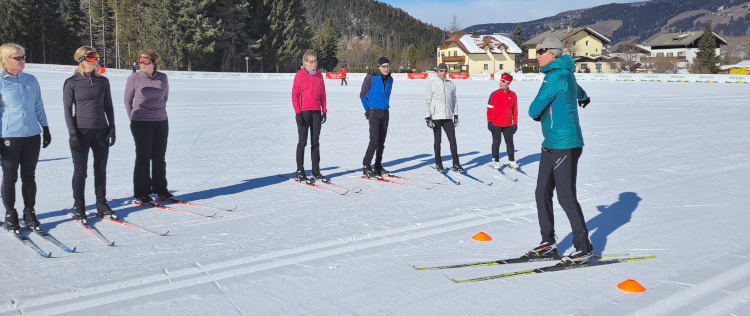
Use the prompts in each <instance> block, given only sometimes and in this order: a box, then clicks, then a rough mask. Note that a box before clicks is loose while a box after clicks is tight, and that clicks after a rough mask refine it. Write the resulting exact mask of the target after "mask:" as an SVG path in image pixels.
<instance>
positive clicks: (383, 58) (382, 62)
mask: <svg viewBox="0 0 750 316" xmlns="http://www.w3.org/2000/svg"><path fill="white" fill-rule="evenodd" d="M390 63H391V61H390V60H388V58H385V57H380V59H378V66H380V65H382V64H390Z"/></svg>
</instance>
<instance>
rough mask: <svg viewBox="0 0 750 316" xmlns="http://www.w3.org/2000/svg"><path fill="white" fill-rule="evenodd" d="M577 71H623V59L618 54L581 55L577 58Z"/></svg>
mask: <svg viewBox="0 0 750 316" xmlns="http://www.w3.org/2000/svg"><path fill="white" fill-rule="evenodd" d="M575 62H576V72H586V73H588V72H591V73H598V72H621V71H622V59H621V58H620V57H616V56H581V57H576V58H575Z"/></svg>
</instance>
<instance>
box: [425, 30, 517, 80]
mask: <svg viewBox="0 0 750 316" xmlns="http://www.w3.org/2000/svg"><path fill="white" fill-rule="evenodd" d="M520 53H521V48H519V47H518V45H516V44H515V43H513V41H512V40H511V39H509V38H507V37H505V36H502V35H498V34H493V35H456V36H452V37H450V38H448V39H446V40H445V41H444V42H443V43H442V44H441V45H440V47H438V49H437V62H438V64H440V63H445V64H446V65H448V68H449V69H450V70H451V72H463V73H472V74H479V73H486V74H493V73H496V72H515V70H516V54H520Z"/></svg>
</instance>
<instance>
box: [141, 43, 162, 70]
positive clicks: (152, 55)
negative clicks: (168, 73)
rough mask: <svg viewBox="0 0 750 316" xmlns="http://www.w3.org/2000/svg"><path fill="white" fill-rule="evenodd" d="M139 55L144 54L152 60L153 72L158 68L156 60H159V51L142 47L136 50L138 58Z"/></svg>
mask: <svg viewBox="0 0 750 316" xmlns="http://www.w3.org/2000/svg"><path fill="white" fill-rule="evenodd" d="M141 55H146V56H148V57H149V58H151V59H153V60H154V72H156V71H157V70H159V66H158V65H157V64H156V63H157V62H159V53H157V52H156V51H155V50H153V49H144V50H141V51H140V52H138V58H141Z"/></svg>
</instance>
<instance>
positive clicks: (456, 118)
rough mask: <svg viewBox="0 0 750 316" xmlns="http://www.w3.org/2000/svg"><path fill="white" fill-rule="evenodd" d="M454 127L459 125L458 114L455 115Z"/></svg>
mask: <svg viewBox="0 0 750 316" xmlns="http://www.w3.org/2000/svg"><path fill="white" fill-rule="evenodd" d="M453 127H458V115H454V116H453Z"/></svg>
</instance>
